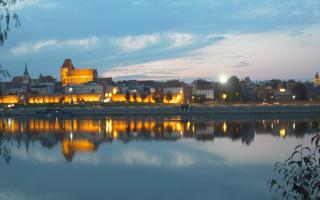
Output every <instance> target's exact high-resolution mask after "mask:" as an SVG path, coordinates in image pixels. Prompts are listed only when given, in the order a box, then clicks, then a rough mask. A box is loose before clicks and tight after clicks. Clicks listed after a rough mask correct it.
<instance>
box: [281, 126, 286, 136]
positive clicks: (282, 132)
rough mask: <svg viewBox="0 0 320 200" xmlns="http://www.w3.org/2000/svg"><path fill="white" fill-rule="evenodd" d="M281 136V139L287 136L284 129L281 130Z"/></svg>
mask: <svg viewBox="0 0 320 200" xmlns="http://www.w3.org/2000/svg"><path fill="white" fill-rule="evenodd" d="M279 134H280V136H281V137H285V136H286V129H285V128H282V129H280V133H279Z"/></svg>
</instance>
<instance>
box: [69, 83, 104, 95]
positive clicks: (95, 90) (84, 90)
mask: <svg viewBox="0 0 320 200" xmlns="http://www.w3.org/2000/svg"><path fill="white" fill-rule="evenodd" d="M65 93H67V94H103V86H102V85H100V84H97V83H85V84H81V85H68V86H66V87H65Z"/></svg>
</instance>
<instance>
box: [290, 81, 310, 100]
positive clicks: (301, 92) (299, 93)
mask: <svg viewBox="0 0 320 200" xmlns="http://www.w3.org/2000/svg"><path fill="white" fill-rule="evenodd" d="M293 95H294V96H295V99H296V100H300V101H304V100H306V99H307V89H306V86H305V85H304V84H302V83H299V84H298V85H296V86H295V87H294V89H293Z"/></svg>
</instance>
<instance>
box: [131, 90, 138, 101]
mask: <svg viewBox="0 0 320 200" xmlns="http://www.w3.org/2000/svg"><path fill="white" fill-rule="evenodd" d="M137 97H138V96H137V93H135V92H134V93H133V94H132V98H133V101H134V102H136V101H137Z"/></svg>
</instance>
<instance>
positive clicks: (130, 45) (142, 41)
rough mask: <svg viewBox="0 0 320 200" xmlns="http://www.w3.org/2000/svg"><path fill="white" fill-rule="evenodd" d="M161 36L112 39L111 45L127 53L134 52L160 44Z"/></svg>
mask: <svg viewBox="0 0 320 200" xmlns="http://www.w3.org/2000/svg"><path fill="white" fill-rule="evenodd" d="M160 40H161V38H160V35H159V34H151V35H139V36H127V37H123V38H112V39H111V44H113V45H115V46H117V47H119V48H120V49H122V50H123V51H125V52H134V51H139V50H142V49H145V48H147V47H150V46H152V45H156V44H158V43H159V42H160Z"/></svg>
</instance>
